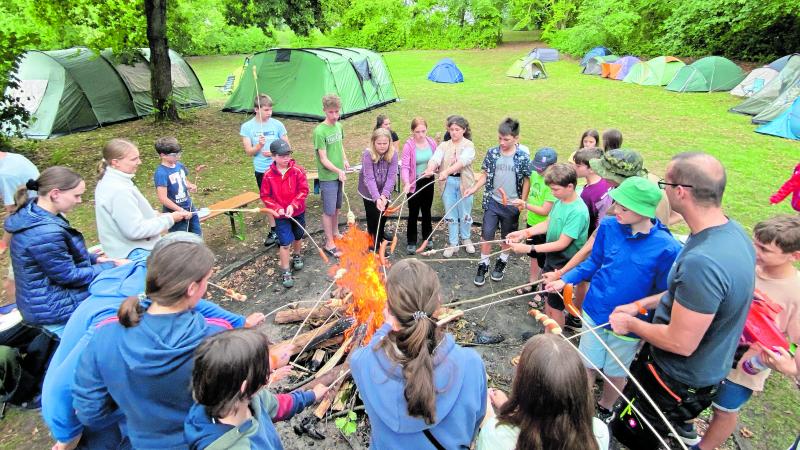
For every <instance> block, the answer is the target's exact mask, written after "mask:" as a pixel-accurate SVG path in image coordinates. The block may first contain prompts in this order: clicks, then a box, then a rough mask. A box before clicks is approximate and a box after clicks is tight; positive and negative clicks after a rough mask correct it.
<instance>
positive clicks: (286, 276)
mask: <svg viewBox="0 0 800 450" xmlns="http://www.w3.org/2000/svg"><path fill="white" fill-rule="evenodd" d="M281 278H282V281H281V284H282V285H283V287H285V288H286V289H289V288H291V287H293V286H294V278H292V272H291V271H290V270H287V271H284V272H283V275H282V276H281Z"/></svg>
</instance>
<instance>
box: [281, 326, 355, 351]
mask: <svg viewBox="0 0 800 450" xmlns="http://www.w3.org/2000/svg"><path fill="white" fill-rule="evenodd" d="M353 321H354V320H353V319H352V318H350V317H345V318H342V319H339V320H337V321H336V322H331V323H329V324H327V325H324V326H322V327H319V328H317V329H314V330H310V331H306V332H305V333H303V334H300V335H298V336H297V338H296V339H294V341H292V339H287V340H285V341H281V342H278V343H277V344H275V345H276V346H283V345H287V346H290V352H291V355H296V354H298V353H300V351H301V350H302V349H304V348H316V347H317V346H319V345H320V344H322V343H323V342H324V341H327V340H328V339H331V338H333V337H335V336H338V335H340V334H342V333H344V332H345V331H346V330H347V329H348V328H350V327H351V326H352V325H353Z"/></svg>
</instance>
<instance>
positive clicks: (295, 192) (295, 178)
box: [261, 139, 308, 289]
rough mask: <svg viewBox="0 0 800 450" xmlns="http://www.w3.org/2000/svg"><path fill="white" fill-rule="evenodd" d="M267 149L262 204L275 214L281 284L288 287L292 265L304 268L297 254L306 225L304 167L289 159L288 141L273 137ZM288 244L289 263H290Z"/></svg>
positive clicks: (306, 182)
mask: <svg viewBox="0 0 800 450" xmlns="http://www.w3.org/2000/svg"><path fill="white" fill-rule="evenodd" d="M269 151H270V152H271V153H272V157H273V159H274V162H273V163H272V165H271V166H269V169H267V172H266V173H265V174H264V179H263V181H262V182H261V200H263V201H264V206H266V207H267V208H269V209H270V210H272V215H273V216H274V217H275V231H276V232H277V234H278V243H279V244H280V249H279V250H278V255H279V257H280V264H281V269H282V270H283V274H282V284H283V287H285V288H287V289H288V288H290V287H292V286H294V279H293V278H292V269H294V270H300V269H302V268H303V257H302V256H300V252H301V250H302V247H303V245H302V239H303V235H304V234H305V231H304V230H303V228H302V227H305V226H306V218H305V210H306V197H308V180H307V179H306V172H305V170H304V169H303V168H302V167H300V166H298V165H297V164H296V163H295V161H294V160H293V159H292V149H291V147H289V143H288V142H286V141H284V140H283V139H276V140H274V141H272V143H271V144H269ZM292 219H294V220H292ZM298 224H299V225H298ZM300 225H302V227H301V226H300ZM290 246H291V247H292V265H291V266H289V247H290Z"/></svg>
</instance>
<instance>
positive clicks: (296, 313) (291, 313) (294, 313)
mask: <svg viewBox="0 0 800 450" xmlns="http://www.w3.org/2000/svg"><path fill="white" fill-rule="evenodd" d="M340 310H341V308H338V307H336V308H332V307H329V306H320V307H319V308H317V309H312V308H295V309H284V310H283V311H279V312H278V313H276V314H275V323H277V324H286V323H294V322H302V321H303V319H305V318H306V316H308V320H316V319H325V318H326V317H328V316H330V315H331V314H333V313H334V312H338V311H340Z"/></svg>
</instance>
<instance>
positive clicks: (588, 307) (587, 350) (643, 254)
mask: <svg viewBox="0 0 800 450" xmlns="http://www.w3.org/2000/svg"><path fill="white" fill-rule="evenodd" d="M609 195H610V196H611V198H612V199H614V201H615V202H616V203H615V207H614V211H615V213H614V215H613V216H607V217H606V218H604V219H603V220H602V221H601V222H600V226H599V227H598V228H597V233H596V237H595V241H594V246H593V247H592V253H591V256H590V257H589V258H588V259H587V260H585V261H584V262H582V263H581V264H580V265H578V266H577V267H575V268H574V269H572V270H570V271H569V272H567V273H565V274H564V275H563V276H562V277H561V279H560V280H557V281H553V282H550V283H548V284H547V286H546V289H548V290H551V291H559V290H561V289H562V288H563V287H564V285H565V284H577V283H580V282H582V281H591V285H590V286H589V292H588V293H587V294H586V299H585V300H584V302H583V314H582V315H583V317H582V319H583V327H584V330H588V329H589V328H592V327H594V326H596V325H599V324H603V323H606V322H608V317H609V315H611V312H612V311H614V308H616V307H617V306H619V305H624V304H627V303H631V302H633V301H635V300H638V299H640V298H644V297H647V296H649V295H653V294H657V293H660V292H663V291H665V290H667V276H668V274H669V271H670V268H671V267H672V263H673V262H674V261H675V258H677V257H678V253H679V252H680V250H681V246H680V244H679V243H678V241H676V240H675V238H673V237H672V234H670V232H669V229H668V228H667V227H666V226H665V225H664V224H662V223H661V222H660V221H659V220H658V219H656V218H655V217H656V207H657V206H658V203H659V201H661V195H662V194H661V190H660V189H659V188H658V186H657V185H656V184H655V183H653V182H651V181H648V180H646V179H644V178H642V177H638V176H634V177H630V178H628V179H626V180H625V181H623V182H622V184H620V185H619V187H617V188H616V189H614V190H612V191H610V192H609ZM597 336H599V337H600V339H602V340H603V341H604V342H605V343H606V345H608V347H609V348H611V349H612V350H613V351H614V353H615V354H616V355H617V356H618V357H619V359H620V360H621V361H622V362H623V363H624V364H625V366H626V368H627V367H629V366H630V364H631V362H632V361H633V358H634V356H636V351H637V350H638V348H639V338H638V337H637V336H633V335H628V336H620V335H617V334H614V333H613V332H612V331H611V328H610V327H609V326H606V327H603V328H601V329H599V330H597ZM597 336H595V335H594V334H591V333H590V334H585V335H583V336H582V337H581V342H580V350H581V352H583V354H584V355H585V356H586V358H587V359H588V362H587V363H586V366H587V371H588V373H589V379H590V380H592V381H594V378H595V375H596V374H595V373H594V370H602V371H603V372H604V373H605V374H606V376H608V377H609V379H610V380H611V381H612V382H613V383H614V385H616V386H617V387H618V388H619V390H620V391H621V390H622V388H623V387H624V386H625V382H626V377H625V371H624V369H623V368H622V367H620V366H619V365H618V364H617V363H616V362H615V361H614V359H613V358H612V357H611V355H610V354H609V353H608V351H607V350H606V348H605V347H604V346H603V345H602V344H601V343H600V342H599V341H598V339H597ZM616 400H617V391H616V390H614V389H613V388H611V387H610V386H605V385H604V386H603V392H602V396H601V397H600V400H599V401H598V407H597V409H598V415H599V416H601V418H609V417H610V416H611V407H612V406H613V405H614V402H615V401H616Z"/></svg>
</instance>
